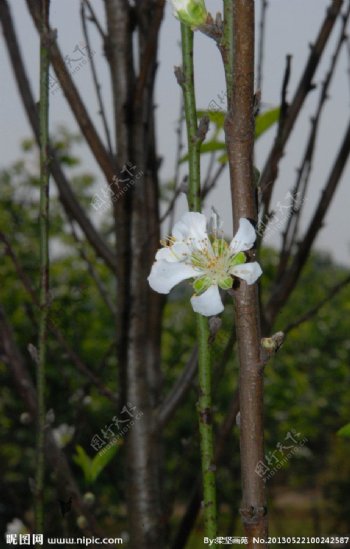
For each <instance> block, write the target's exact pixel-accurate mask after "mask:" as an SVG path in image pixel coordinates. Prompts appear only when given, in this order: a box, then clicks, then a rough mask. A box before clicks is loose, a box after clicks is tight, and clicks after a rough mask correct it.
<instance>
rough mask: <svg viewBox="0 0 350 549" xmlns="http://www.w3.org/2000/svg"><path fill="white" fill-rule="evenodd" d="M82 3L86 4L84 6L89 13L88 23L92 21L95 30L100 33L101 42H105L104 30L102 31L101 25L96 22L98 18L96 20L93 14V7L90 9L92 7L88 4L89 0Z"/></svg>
mask: <svg viewBox="0 0 350 549" xmlns="http://www.w3.org/2000/svg"><path fill="white" fill-rule="evenodd" d="M83 2H84V3H85V4H86V6H87V8H88V10H89V12H90V17H89V19H90V21H92V22H93V23H94V24H95V25H96V28H97V30H98V32H99V33H100V36H101V38H102V40H103V42H105V40H106V34H105V32H104V30H103V28H102V25H101V23H100V22H99V20H98V18H97V16H96V13H95V12H94V10H93V7H92V5H91V3H90V0H83Z"/></svg>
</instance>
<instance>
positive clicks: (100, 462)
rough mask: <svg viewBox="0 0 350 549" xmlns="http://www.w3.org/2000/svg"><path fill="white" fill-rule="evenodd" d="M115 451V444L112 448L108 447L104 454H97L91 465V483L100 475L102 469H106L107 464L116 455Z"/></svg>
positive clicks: (116, 447)
mask: <svg viewBox="0 0 350 549" xmlns="http://www.w3.org/2000/svg"><path fill="white" fill-rule="evenodd" d="M117 449H118V446H117V444H113V445H112V446H109V447H108V448H107V450H106V451H105V452H103V453H101V452H99V453H98V454H97V455H96V456H95V457H94V458H93V460H92V464H91V482H95V480H96V479H97V477H98V476H99V475H100V473H102V471H103V469H104V468H105V467H107V465H108V463H109V462H110V461H111V460H112V459H113V457H114V456H115V454H116V453H117Z"/></svg>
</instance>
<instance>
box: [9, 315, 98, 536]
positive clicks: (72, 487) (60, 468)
mask: <svg viewBox="0 0 350 549" xmlns="http://www.w3.org/2000/svg"><path fill="white" fill-rule="evenodd" d="M0 353H1V357H2V359H3V361H4V362H5V364H7V366H8V367H9V371H10V374H11V376H12V378H13V381H14V384H15V386H16V389H17V391H18V393H19V395H20V397H21V399H22V401H23V402H24V403H25V406H26V407H27V410H28V412H29V414H30V415H31V416H32V418H35V416H36V413H37V407H36V391H35V388H34V385H33V382H32V379H31V377H30V375H29V373H28V370H27V368H26V366H25V361H24V359H23V357H22V355H21V353H20V351H19V349H18V347H17V345H16V342H15V338H14V334H13V332H12V330H11V327H10V324H9V323H8V320H7V318H6V315H5V312H4V310H3V308H2V307H1V305H0ZM45 453H46V456H47V459H48V461H49V463H50V466H51V469H52V471H54V472H55V474H56V485H57V491H58V494H59V497H60V498H62V499H64V500H66V499H68V497H72V506H73V508H74V509H75V511H76V513H77V514H78V515H83V516H84V517H85V518H86V520H87V524H88V525H89V526H88V527H87V528H86V532H87V535H91V533H93V534H95V535H99V536H101V535H102V534H101V532H100V531H99V529H98V527H97V524H96V521H95V518H94V516H93V515H92V514H91V513H90V511H89V510H88V509H87V507H86V505H85V504H84V501H83V498H82V496H81V493H80V491H79V488H78V485H77V483H76V482H75V480H74V476H73V473H72V471H71V469H70V466H69V464H68V461H67V459H66V456H65V455H64V453H63V451H62V450H61V449H60V448H59V447H58V446H57V444H56V442H55V439H54V437H53V434H52V429H51V428H50V426H47V428H46V436H45Z"/></svg>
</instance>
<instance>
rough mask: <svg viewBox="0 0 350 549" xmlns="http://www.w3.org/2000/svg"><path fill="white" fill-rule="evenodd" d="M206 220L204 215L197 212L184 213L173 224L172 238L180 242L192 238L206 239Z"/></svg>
mask: <svg viewBox="0 0 350 549" xmlns="http://www.w3.org/2000/svg"><path fill="white" fill-rule="evenodd" d="M206 225H207V220H206V217H205V215H204V214H202V213H199V212H186V213H185V214H184V215H183V216H182V217H181V219H180V221H178V222H177V223H175V225H174V228H173V232H172V234H173V236H174V237H175V238H176V239H177V240H180V241H184V240H187V239H188V238H193V239H195V240H202V239H207V238H208V236H207V232H206Z"/></svg>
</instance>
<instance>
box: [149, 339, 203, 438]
mask: <svg viewBox="0 0 350 549" xmlns="http://www.w3.org/2000/svg"><path fill="white" fill-rule="evenodd" d="M197 367H198V347H197V346H195V347H194V348H193V349H192V352H191V355H190V357H189V359H188V361H187V363H186V364H185V366H184V369H183V371H182V373H181V375H180V376H179V377H178V378H177V380H176V382H175V383H174V386H173V387H172V388H171V391H170V393H169V394H168V395H167V397H166V398H165V399H164V401H163V402H162V404H161V406H160V408H159V411H158V413H157V418H158V419H157V428H160V429H162V428H164V426H165V425H166V424H167V423H168V422H169V421H170V419H171V418H172V417H173V415H174V413H175V412H176V410H177V408H178V407H179V405H180V404H181V402H182V401H183V399H184V398H185V396H186V394H187V391H188V390H189V388H190V387H191V385H192V382H193V380H194V376H195V375H196V372H197Z"/></svg>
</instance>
